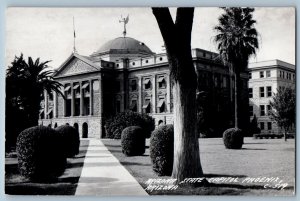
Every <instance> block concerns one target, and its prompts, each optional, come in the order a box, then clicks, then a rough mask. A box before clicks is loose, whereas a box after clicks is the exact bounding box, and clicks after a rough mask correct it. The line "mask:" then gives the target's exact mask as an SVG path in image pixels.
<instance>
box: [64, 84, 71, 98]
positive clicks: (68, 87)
mask: <svg viewBox="0 0 300 201" xmlns="http://www.w3.org/2000/svg"><path fill="white" fill-rule="evenodd" d="M64 91H65V93H66V95H67V96H71V86H70V85H65V89H64Z"/></svg>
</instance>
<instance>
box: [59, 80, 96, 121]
mask: <svg viewBox="0 0 300 201" xmlns="http://www.w3.org/2000/svg"><path fill="white" fill-rule="evenodd" d="M83 82H86V81H80V82H79V89H80V104H79V105H80V107H79V108H80V109H79V110H80V111H79V115H80V116H83V115H84V114H83V108H84V105H83V101H84V97H85V96H84V94H83V92H82V83H83ZM74 83H75V82H73V83H71V116H72V117H73V116H75V99H76V94H75V93H74V89H73V87H74V86H73V85H74ZM88 83H89V91H90V92H89V93H90V94H89V105H90V108H89V115H92V114H93V100H92V99H93V95H92V93H93V85H92V80H89V81H88ZM66 106H67V105H66V102H65V104H64V114H65V116H66Z"/></svg>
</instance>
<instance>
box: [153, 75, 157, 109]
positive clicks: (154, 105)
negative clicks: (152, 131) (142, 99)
mask: <svg viewBox="0 0 300 201" xmlns="http://www.w3.org/2000/svg"><path fill="white" fill-rule="evenodd" d="M152 106H153V108H152V113H156V110H157V108H156V75H154V76H153V78H152Z"/></svg>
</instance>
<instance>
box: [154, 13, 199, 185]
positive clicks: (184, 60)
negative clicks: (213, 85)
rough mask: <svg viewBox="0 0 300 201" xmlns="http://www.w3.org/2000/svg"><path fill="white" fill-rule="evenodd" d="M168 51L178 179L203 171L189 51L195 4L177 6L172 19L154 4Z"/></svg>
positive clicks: (191, 176)
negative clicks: (193, 6)
mask: <svg viewBox="0 0 300 201" xmlns="http://www.w3.org/2000/svg"><path fill="white" fill-rule="evenodd" d="M152 10H153V14H154V16H155V17H156V20H157V23H158V25H159V28H160V31H161V34H162V37H163V39H164V42H165V47H166V51H167V56H168V61H169V66H170V72H171V78H172V83H173V85H172V90H173V97H174V100H173V102H174V114H173V116H174V162H173V172H172V177H173V178H175V179H177V182H180V181H182V180H184V179H185V178H194V177H200V176H202V175H203V171H202V167H201V163H200V154H199V142H198V138H197V133H196V125H197V108H196V88H197V75H196V71H195V68H194V65H193V61H192V55H191V32H192V24H193V17H194V8H178V9H177V15H176V22H175V23H174V22H173V20H172V17H171V14H170V12H169V9H168V8H153V9H152Z"/></svg>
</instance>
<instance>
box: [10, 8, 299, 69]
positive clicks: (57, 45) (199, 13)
mask: <svg viewBox="0 0 300 201" xmlns="http://www.w3.org/2000/svg"><path fill="white" fill-rule="evenodd" d="M170 10H171V14H172V17H173V18H174V17H175V15H176V9H175V8H171V9H170ZM221 14H222V10H221V9H219V8H216V7H199V8H196V9H195V13H194V22H193V31H192V43H191V45H192V48H201V49H205V50H209V51H214V52H217V49H216V44H215V43H214V41H213V36H214V35H215V34H216V32H215V31H214V30H213V27H214V26H216V25H217V24H218V17H219V16H220V15H221ZM121 15H122V16H123V17H126V16H127V15H129V22H128V24H127V36H128V37H132V38H135V39H137V40H139V41H142V42H144V43H145V44H146V45H147V46H148V47H149V48H150V49H151V50H152V51H153V52H156V53H161V52H163V48H162V45H163V39H162V37H161V34H160V31H159V28H158V25H157V22H156V20H155V17H154V15H153V14H152V11H151V9H150V8H147V7H145V8H117V7H115V8H41V7H40V8H17V7H15V8H14V7H11V8H8V9H7V11H6V66H9V65H10V63H11V62H12V61H13V59H14V57H15V56H19V55H20V54H21V53H23V54H24V56H25V57H28V56H31V57H33V59H36V58H38V57H39V58H40V59H41V61H46V60H51V62H50V63H49V65H50V66H51V67H52V68H58V67H59V66H60V65H61V64H62V63H63V62H64V61H65V60H66V59H67V58H68V57H69V56H70V54H71V53H72V51H73V17H74V19H75V31H76V49H77V52H78V53H79V54H81V55H90V54H92V53H93V52H95V51H97V49H99V48H100V47H101V45H103V44H104V43H105V42H107V41H108V40H111V39H114V38H116V37H120V36H122V32H123V24H122V23H119V20H120V19H121ZM253 17H254V19H255V20H256V21H257V23H256V25H255V27H256V29H257V31H258V32H259V46H260V48H259V50H258V51H257V54H256V56H255V57H252V58H251V59H250V62H258V61H264V60H273V59H279V60H283V61H285V62H288V63H291V64H295V9H294V8H291V7H290V8H287V7H259V8H256V9H255V12H254V16H253Z"/></svg>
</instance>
